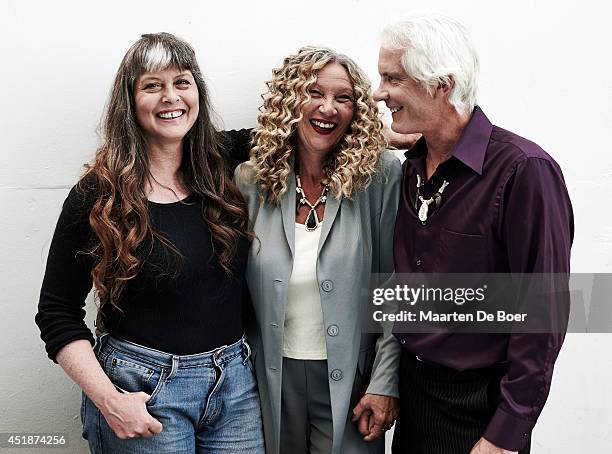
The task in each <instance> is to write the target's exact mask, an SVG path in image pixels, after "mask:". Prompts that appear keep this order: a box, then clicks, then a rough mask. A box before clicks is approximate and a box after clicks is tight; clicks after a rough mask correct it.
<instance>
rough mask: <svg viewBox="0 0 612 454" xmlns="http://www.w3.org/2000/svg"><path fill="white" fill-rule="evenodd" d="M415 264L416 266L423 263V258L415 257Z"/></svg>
mask: <svg viewBox="0 0 612 454" xmlns="http://www.w3.org/2000/svg"><path fill="white" fill-rule="evenodd" d="M414 263H415V264H416V266H421V265H422V264H423V260H421V259H416V262H414Z"/></svg>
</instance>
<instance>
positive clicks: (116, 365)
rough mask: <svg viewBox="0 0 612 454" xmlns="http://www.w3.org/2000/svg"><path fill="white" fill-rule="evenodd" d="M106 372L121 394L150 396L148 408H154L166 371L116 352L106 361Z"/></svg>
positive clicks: (139, 359) (155, 365)
mask: <svg viewBox="0 0 612 454" xmlns="http://www.w3.org/2000/svg"><path fill="white" fill-rule="evenodd" d="M104 369H105V372H106V375H108V378H109V379H110V381H111V382H112V383H113V384H114V385H115V387H116V388H117V389H118V390H119V391H121V392H130V393H136V392H144V393H147V394H149V396H150V397H149V400H147V402H146V404H147V406H152V405H153V404H154V403H155V400H156V398H157V396H158V394H159V392H160V390H161V388H162V386H163V384H164V381H165V376H166V369H165V368H163V367H161V366H159V365H157V364H152V363H149V362H147V361H145V360H143V359H142V358H136V357H132V356H130V355H128V354H126V353H124V352H122V351H119V350H115V351H114V352H112V353H111V354H110V355H109V356H108V358H107V359H106V361H105V368H104Z"/></svg>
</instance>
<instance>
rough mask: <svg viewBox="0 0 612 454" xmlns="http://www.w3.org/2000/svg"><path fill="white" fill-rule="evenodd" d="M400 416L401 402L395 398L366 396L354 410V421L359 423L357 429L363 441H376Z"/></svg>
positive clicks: (376, 395) (375, 395) (374, 395)
mask: <svg viewBox="0 0 612 454" xmlns="http://www.w3.org/2000/svg"><path fill="white" fill-rule="evenodd" d="M398 414H399V401H398V399H396V398H395V397H389V396H380V395H378V394H364V396H363V397H362V398H361V400H360V401H359V403H358V404H357V405H356V406H355V408H354V409H353V418H352V421H359V422H358V423H357V428H358V429H359V432H360V433H361V435H363V436H364V437H363V441H374V440H376V439H377V438H379V437H380V436H382V435H383V434H384V433H385V432H386V431H387V430H389V429H390V428H391V426H393V422H394V421H395V418H397V415H398Z"/></svg>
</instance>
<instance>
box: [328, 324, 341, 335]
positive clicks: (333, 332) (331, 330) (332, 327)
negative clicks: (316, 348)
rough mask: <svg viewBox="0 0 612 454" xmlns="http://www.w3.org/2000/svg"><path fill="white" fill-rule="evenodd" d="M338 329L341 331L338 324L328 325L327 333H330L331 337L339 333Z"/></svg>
mask: <svg viewBox="0 0 612 454" xmlns="http://www.w3.org/2000/svg"><path fill="white" fill-rule="evenodd" d="M338 331H340V330H339V329H338V325H329V326H328V327H327V334H329V335H330V336H331V337H336V336H337V335H338Z"/></svg>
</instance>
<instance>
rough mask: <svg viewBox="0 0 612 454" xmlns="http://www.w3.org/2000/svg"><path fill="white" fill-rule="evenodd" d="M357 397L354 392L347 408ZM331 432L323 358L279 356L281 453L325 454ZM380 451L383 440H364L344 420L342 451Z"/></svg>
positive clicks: (348, 453)
mask: <svg viewBox="0 0 612 454" xmlns="http://www.w3.org/2000/svg"><path fill="white" fill-rule="evenodd" d="M357 385H358V386H357V388H361V386H360V384H357ZM360 397H361V396H360V395H358V394H357V393H356V394H355V396H353V399H352V400H354V402H351V406H350V409H351V410H352V409H353V407H354V406H355V404H356V403H357V400H358V399H359V398H360ZM347 418H348V415H347ZM349 419H350V418H349ZM332 435H333V423H332V412H331V401H330V397H329V381H328V374H327V361H325V360H301V359H291V358H283V380H282V393H281V434H280V452H281V454H329V453H330V452H331V449H332ZM383 451H384V439H380V440H377V441H375V442H373V443H366V442H364V441H363V440H362V436H361V434H360V433H359V431H358V430H357V426H356V425H355V423H352V422H350V421H348V422H347V426H346V429H345V432H344V436H343V442H342V451H341V452H342V453H343V454H345V453H346V454H375V453H376V454H379V453H382V452H383Z"/></svg>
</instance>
